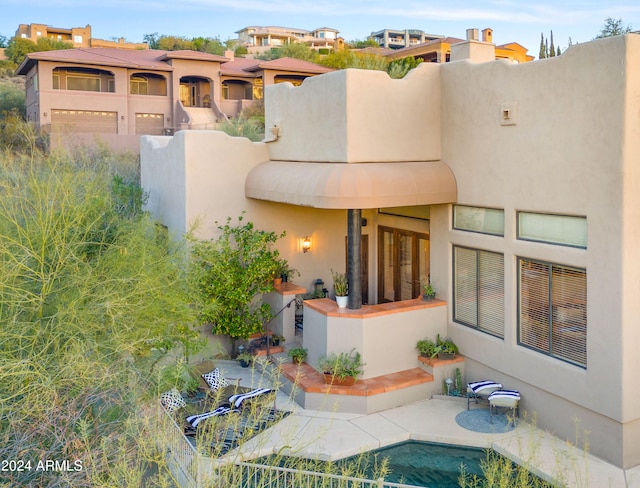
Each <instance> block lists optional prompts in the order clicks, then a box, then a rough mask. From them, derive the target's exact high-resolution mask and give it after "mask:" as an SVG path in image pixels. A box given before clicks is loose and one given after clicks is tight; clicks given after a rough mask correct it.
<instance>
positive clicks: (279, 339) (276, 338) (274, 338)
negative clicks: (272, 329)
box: [270, 334, 284, 346]
mask: <svg viewBox="0 0 640 488" xmlns="http://www.w3.org/2000/svg"><path fill="white" fill-rule="evenodd" d="M270 337H271V344H272V345H274V346H278V345H280V343H283V344H284V336H281V335H278V334H272V335H271V336H270Z"/></svg>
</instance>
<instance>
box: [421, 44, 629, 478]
mask: <svg viewBox="0 0 640 488" xmlns="http://www.w3.org/2000/svg"><path fill="white" fill-rule="evenodd" d="M639 49H640V37H639V36H635V35H631V36H625V37H616V38H611V39H605V40H602V41H597V42H591V43H585V44H580V45H578V46H574V47H571V48H570V49H568V50H567V51H566V52H564V53H563V54H562V56H560V57H556V58H550V59H547V60H542V61H538V62H535V63H526V64H522V65H512V64H510V63H508V62H504V61H496V62H491V63H484V64H471V63H469V62H467V61H461V62H456V63H449V64H447V65H442V75H441V76H442V106H443V109H442V148H443V149H442V160H443V161H444V162H445V163H446V164H447V165H449V166H450V167H451V169H452V170H453V172H454V174H455V175H456V180H457V184H458V203H461V204H465V205H473V206H481V207H498V208H504V210H505V237H504V238H500V237H492V236H486V235H480V234H474V233H469V232H459V231H454V230H449V229H451V222H450V219H451V208H450V207H449V206H442V207H440V208H432V213H431V215H432V220H431V226H432V256H435V255H437V256H438V257H440V258H442V257H444V256H446V259H445V260H444V263H436V262H434V261H436V260H435V259H433V258H432V274H434V275H435V276H436V278H437V279H440V280H443V279H444V280H446V281H447V282H449V283H450V278H451V266H450V263H451V247H450V244H449V243H452V244H458V245H465V246H470V247H475V248H480V249H486V250H493V251H498V252H503V253H504V254H505V278H506V282H505V283H506V300H505V306H506V310H505V338H504V341H500V340H496V339H495V338H492V337H489V336H487V335H486V334H481V333H477V332H475V331H472V330H471V329H468V328H466V327H463V326H460V325H457V324H455V323H453V322H451V323H450V333H451V335H453V336H454V338H455V339H456V341H457V342H458V343H459V345H460V348H461V350H462V351H463V352H464V353H465V354H468V355H469V356H470V357H471V358H472V359H474V360H476V361H478V362H479V363H482V364H485V365H490V366H491V368H493V369H494V370H496V371H503V372H504V373H505V374H508V375H509V376H510V377H512V378H513V381H514V383H515V384H513V385H510V386H514V387H518V386H519V387H521V388H522V389H523V390H525V389H527V388H528V387H534V388H538V389H540V391H542V392H546V393H545V394H536V395H531V396H525V397H524V400H523V403H524V404H525V405H526V408H527V409H531V410H535V411H537V412H538V413H539V416H538V421H539V423H540V424H541V426H542V427H547V428H551V429H553V430H554V431H557V432H559V433H560V434H561V435H565V436H567V437H568V438H572V437H573V435H574V431H575V426H574V425H573V423H572V421H571V419H572V418H573V417H574V416H575V412H576V411H577V412H579V411H581V410H582V409H585V411H586V412H588V413H586V414H585V415H584V417H585V418H587V417H588V418H589V419H590V422H589V425H588V426H586V425H585V428H587V429H588V430H590V431H591V432H592V433H591V438H590V444H591V446H592V450H593V452H594V453H596V454H597V455H600V456H603V457H605V458H607V459H609V460H613V461H614V462H616V463H617V464H621V465H624V466H629V465H634V464H638V463H640V453H639V452H637V451H638V448H637V447H634V448H631V449H629V448H628V447H629V446H630V445H631V444H632V442H628V441H627V440H626V438H627V436H626V431H625V428H626V427H625V426H626V425H627V424H628V426H629V427H628V429H629V430H632V431H633V432H636V433H637V431H638V428H637V426H636V424H637V419H639V418H640V395H639V394H638V392H637V389H636V388H629V385H630V384H632V383H633V379H632V377H633V375H635V374H637V371H638V366H639V365H640V364H639V359H638V354H637V346H638V344H640V331H639V330H638V328H637V317H638V312H639V310H638V300H637V296H638V292H639V291H640V290H639V284H638V276H639V275H640V273H639V272H640V268H639V266H640V260H639V258H638V257H637V253H635V255H634V253H633V251H632V249H633V248H634V247H635V248H637V241H638V238H639V237H640V226H639V224H638V221H639V219H638V203H639V202H638V196H637V195H638V184H639V183H640V179H639V178H638V169H637V161H638V157H639V156H640V150H639V143H638V137H637V134H638V133H639V129H640V127H639V121H638V118H637V114H638V111H639V108H640V107H639V100H640V97H639V96H638V92H639V86H640V84H639V83H638V70H639V68H640V66H639V65H638V62H637V60H638V59H640V53H639V52H638V50H639ZM634 59H635V61H632V60H634ZM594 67H597V69H595V68H594ZM504 107H509V108H510V109H512V113H515V114H516V119H515V125H501V122H500V120H501V119H500V116H501V112H502V110H503V109H504ZM460 141H464V144H461V143H460ZM517 210H525V211H533V212H548V213H560V214H569V215H581V216H586V217H587V225H588V245H587V249H586V250H582V249H575V248H569V247H562V246H555V245H548V244H539V243H533V242H525V241H519V240H516V238H515V236H516V211H517ZM518 256H522V257H528V258H534V259H541V260H546V261H550V262H554V263H560V264H567V265H571V266H577V267H581V268H586V270H587V280H588V281H587V291H588V309H587V316H588V323H589V332H588V344H587V354H588V367H587V369H586V370H583V369H581V368H577V367H575V366H571V365H569V364H565V363H563V362H561V361H558V360H554V359H551V358H547V357H545V356H544V355H542V354H539V353H536V352H533V351H530V350H527V349H525V348H522V347H518V346H517V313H518V312H517V283H516V281H517V279H516V276H517V270H516V267H517V257H518ZM450 289H451V287H450V285H449V286H447V293H448V292H449V291H450ZM449 298H450V297H449ZM449 313H450V314H451V308H450V310H449ZM471 373H472V374H473V369H471ZM476 379H477V378H476ZM552 397H558V398H565V399H566V400H565V401H567V402H571V403H567V406H569V405H571V404H575V406H576V409H572V408H567V409H566V410H565V411H561V412H560V414H558V413H559V412H558V411H557V410H556V409H555V407H554V406H553V405H554V402H550V401H549V400H550V398H552ZM611 421H614V423H615V422H617V423H619V424H618V425H619V427H620V428H619V430H620V431H621V432H622V433H623V437H624V438H625V444H626V445H627V449H626V450H625V451H624V452H623V445H622V444H621V442H620V438H619V437H618V436H611V434H610V430H607V429H609V428H610V426H611ZM635 439H636V443H635V445H636V446H637V445H640V442H638V437H635Z"/></svg>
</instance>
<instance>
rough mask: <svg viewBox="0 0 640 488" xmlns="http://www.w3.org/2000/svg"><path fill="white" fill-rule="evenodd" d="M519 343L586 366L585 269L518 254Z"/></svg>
mask: <svg viewBox="0 0 640 488" xmlns="http://www.w3.org/2000/svg"><path fill="white" fill-rule="evenodd" d="M518 272H519V280H518V281H519V300H520V303H519V320H518V343H519V344H520V345H523V346H526V347H529V348H531V349H535V350H537V351H540V352H543V353H545V354H549V355H550V356H553V357H556V358H558V359H562V360H564V361H568V362H570V363H573V364H576V365H578V366H581V367H583V368H586V367H587V272H586V271H585V270H584V269H578V268H572V267H569V266H562V265H557V264H551V263H545V262H540V261H534V260H531V259H525V258H518Z"/></svg>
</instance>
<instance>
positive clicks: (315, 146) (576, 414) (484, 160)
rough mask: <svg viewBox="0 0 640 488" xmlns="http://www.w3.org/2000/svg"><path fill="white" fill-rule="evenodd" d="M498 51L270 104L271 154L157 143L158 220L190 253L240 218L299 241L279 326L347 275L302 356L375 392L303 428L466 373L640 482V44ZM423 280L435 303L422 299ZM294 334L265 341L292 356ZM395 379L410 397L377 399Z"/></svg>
mask: <svg viewBox="0 0 640 488" xmlns="http://www.w3.org/2000/svg"><path fill="white" fill-rule="evenodd" d="M495 49H496V47H495V46H494V45H493V44H490V43H476V42H475V41H466V42H462V43H457V44H452V45H451V59H450V61H451V62H449V63H422V64H421V65H420V66H419V67H418V68H416V69H414V70H413V71H411V72H410V73H409V74H408V75H407V76H406V77H405V78H403V79H399V80H392V79H390V78H389V77H388V76H387V74H386V73H383V72H378V71H365V70H353V69H350V70H340V71H335V72H332V73H327V74H324V75H321V76H318V77H314V78H310V79H307V80H305V82H304V83H302V85H301V86H299V87H293V86H291V85H288V84H280V85H272V86H270V87H267V89H266V90H265V110H266V115H265V118H266V126H267V128H268V130H269V132H270V133H271V134H272V135H273V137H272V138H271V140H270V142H263V143H251V142H250V141H248V140H247V139H243V138H232V137H229V136H227V135H226V134H223V133H220V132H217V131H180V132H178V133H176V134H175V135H174V136H173V137H172V138H157V137H154V136H145V137H143V138H142V145H141V178H142V185H143V187H144V189H145V191H147V192H148V194H149V200H148V209H149V211H150V212H151V213H152V214H153V215H154V216H155V217H156V218H158V219H159V220H160V221H161V222H163V223H164V224H165V225H167V226H168V227H169V228H170V229H171V230H172V231H173V232H175V233H176V234H178V235H180V234H181V233H184V232H187V231H188V230H190V229H191V225H192V224H193V222H195V221H199V222H200V226H199V227H198V229H197V234H198V236H200V237H202V238H212V237H216V236H217V235H218V234H217V232H218V230H217V228H216V222H217V221H218V222H219V221H223V220H224V219H225V218H227V217H229V216H238V215H240V214H241V212H242V211H246V217H245V218H246V219H248V220H251V221H253V222H255V223H256V224H257V226H258V227H259V228H261V229H266V230H273V231H277V232H281V231H283V230H284V231H286V237H285V238H283V239H282V240H281V241H279V243H278V248H279V251H280V253H281V255H282V256H283V257H284V258H285V259H287V260H288V262H289V264H290V265H291V266H292V267H294V268H296V269H297V270H299V271H300V273H301V276H300V280H299V283H301V284H302V287H296V288H295V289H291V288H284V287H283V288H278V289H276V291H275V292H273V293H270V294H268V295H267V296H266V297H265V300H267V301H268V303H270V305H271V306H272V308H273V309H274V310H276V311H277V310H280V309H282V310H285V307H284V305H286V304H287V303H288V301H289V300H290V299H291V298H292V295H293V294H294V293H301V292H303V291H304V289H309V288H311V287H312V286H313V283H315V281H316V280H317V279H321V280H323V281H324V282H325V283H327V285H328V286H327V288H331V286H330V280H331V275H330V270H332V269H333V270H338V271H341V270H344V269H346V270H347V272H348V275H349V289H350V293H349V305H348V307H347V308H346V309H339V308H338V306H337V304H336V303H335V302H334V301H333V300H332V299H331V298H333V294H331V298H321V299H317V300H307V301H305V303H304V312H303V314H304V319H303V338H302V346H303V347H305V348H307V349H308V350H309V355H308V357H307V362H308V363H309V365H311V366H314V367H315V366H317V364H318V359H319V357H320V356H322V355H324V354H329V353H332V352H347V353H348V352H349V351H351V350H352V348H356V349H357V350H358V351H359V352H360V353H361V354H362V360H363V362H364V363H365V366H364V368H363V374H362V376H361V380H362V384H365V385H366V384H369V383H370V382H373V383H375V384H377V385H378V387H376V388H374V389H372V390H368V389H366V388H355V387H354V388H353V389H350V390H341V392H340V393H341V394H336V395H332V394H331V390H329V391H330V393H329V398H327V393H323V392H322V391H320V390H315V391H313V390H311V389H309V388H307V386H305V384H302V385H301V386H300V390H299V391H298V392H297V394H296V401H298V402H300V403H302V404H303V406H305V407H306V408H313V409H318V408H323V406H324V408H326V409H333V408H334V407H335V408H337V409H338V410H339V411H345V412H358V413H363V412H374V411H379V410H382V409H385V408H389V407H391V406H395V405H401V404H406V403H408V402H412V401H415V400H417V399H421V398H422V399H423V398H429V397H430V395H432V394H434V393H440V392H442V380H443V379H444V378H446V377H452V376H453V375H454V374H455V369H456V368H460V369H461V373H462V375H463V377H464V381H465V382H471V381H477V380H483V379H490V380H493V381H496V382H499V383H501V384H502V385H504V386H505V387H506V388H509V389H517V390H518V391H519V392H520V394H521V402H520V410H521V411H522V412H528V413H529V414H531V415H535V417H536V423H537V426H538V427H539V428H541V429H545V430H549V431H551V432H553V433H554V434H555V435H557V436H560V437H562V438H564V439H566V440H568V441H569V442H577V443H578V444H579V445H582V443H584V445H585V447H586V444H588V450H589V453H590V454H592V455H595V456H598V457H600V458H602V459H605V460H606V461H608V462H610V463H613V464H615V465H616V466H619V467H622V468H624V469H630V468H633V467H635V466H639V465H640V389H639V388H637V377H638V371H639V370H640V354H638V349H639V347H640V327H638V317H639V316H640V301H639V300H638V299H637V297H638V295H639V294H640V254H639V253H638V252H637V247H638V246H637V243H638V241H639V240H640V210H639V209H640V192H639V191H638V188H639V187H640V165H639V161H640V138H638V137H637V134H638V133H639V131H640V119H639V118H638V117H637V114H638V113H640V84H639V83H637V80H638V79H639V78H640V36H639V35H636V34H627V35H624V36H615V37H611V38H605V39H599V40H596V41H592V42H587V43H582V44H579V45H574V46H571V47H570V48H569V49H567V50H566V51H565V52H564V53H563V54H562V56H558V57H554V58H549V59H544V60H539V61H536V62H531V63H513V62H509V61H506V60H503V59H498V60H496V59H495V58H496V53H495ZM549 86H553V90H549V89H548V87H549ZM303 239H308V240H309V241H310V244H311V250H310V251H308V252H304V248H303V246H302V241H303ZM345 241H346V242H347V244H345ZM427 279H428V280H430V282H431V283H433V284H434V286H435V288H436V291H437V295H436V299H435V300H434V301H431V302H426V301H423V300H422V299H421V298H420V294H421V284H423V283H424V282H425V281H426V280H427ZM301 289H302V291H300V290H301ZM287 313H289V310H286V311H285V312H284V313H283V314H280V315H279V316H278V319H277V320H276V321H274V322H273V323H272V324H271V325H270V327H273V328H274V333H277V334H280V335H284V336H285V338H286V340H287V342H290V341H293V340H294V339H295V338H296V336H295V334H294V323H293V320H294V317H293V316H287V315H286V314H287ZM291 313H293V312H291ZM437 334H440V335H441V337H446V336H449V337H451V338H452V339H453V340H454V341H455V343H456V344H457V345H458V346H459V349H460V353H461V355H462V357H461V359H460V360H458V361H456V362H453V363H451V362H446V361H445V362H444V363H442V364H440V365H436V366H433V367H431V369H429V368H426V369H425V365H424V364H423V363H422V362H421V361H420V360H419V359H418V357H417V351H416V349H415V348H416V342H417V340H419V339H424V338H432V339H433V338H435V337H436V335H437ZM438 371H439V373H438ZM399 374H400V375H401V376H404V377H407V376H411V378H412V380H411V382H409V383H407V384H405V385H403V386H402V387H401V388H387V387H385V386H384V385H387V386H389V385H390V384H391V383H390V382H391V378H394V377H396V376H397V375H399ZM427 375H431V379H428V376H427ZM438 375H440V376H438ZM434 378H436V379H435V381H433V380H434ZM357 384H358V383H356V385H357ZM305 388H306V389H305ZM576 432H578V433H579V434H581V433H582V432H588V436H587V438H588V439H587V440H586V441H584V438H580V439H576ZM569 462H570V461H569ZM586 476H587V478H585V480H583V481H584V482H585V483H587V484H589V483H588V476H589V474H588V473H587V474H586ZM589 486H591V484H589Z"/></svg>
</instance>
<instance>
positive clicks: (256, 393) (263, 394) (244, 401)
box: [229, 388, 276, 410]
mask: <svg viewBox="0 0 640 488" xmlns="http://www.w3.org/2000/svg"><path fill="white" fill-rule="evenodd" d="M270 396H273V408H274V410H275V408H276V400H275V397H276V396H275V392H274V391H273V390H272V389H271V388H256V389H255V390H251V391H247V392H240V393H236V394H234V395H231V396H230V397H229V404H230V405H231V406H232V407H233V408H243V407H246V406H247V405H249V404H250V403H253V402H255V400H257V399H264V398H269V397H270Z"/></svg>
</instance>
